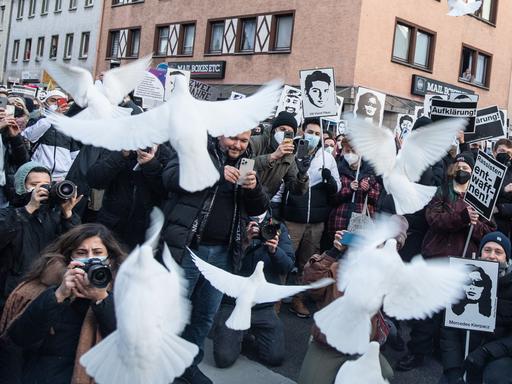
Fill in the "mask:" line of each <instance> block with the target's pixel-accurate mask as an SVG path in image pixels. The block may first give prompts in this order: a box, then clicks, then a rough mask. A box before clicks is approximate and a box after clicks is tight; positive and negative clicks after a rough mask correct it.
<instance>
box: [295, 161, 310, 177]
mask: <svg viewBox="0 0 512 384" xmlns="http://www.w3.org/2000/svg"><path fill="white" fill-rule="evenodd" d="M295 163H296V164H297V169H298V170H299V176H302V177H304V176H305V175H306V174H307V173H308V169H309V166H310V165H311V157H310V156H306V157H304V158H302V159H299V158H298V157H295Z"/></svg>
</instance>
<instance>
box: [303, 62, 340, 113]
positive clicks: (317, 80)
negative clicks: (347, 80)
mask: <svg viewBox="0 0 512 384" xmlns="http://www.w3.org/2000/svg"><path fill="white" fill-rule="evenodd" d="M299 76H300V89H301V91H302V112H303V117H304V118H308V117H315V118H316V117H327V116H329V117H333V116H338V113H339V112H338V106H337V99H336V81H335V78H334V69H333V68H321V69H303V70H301V71H300V74H299Z"/></svg>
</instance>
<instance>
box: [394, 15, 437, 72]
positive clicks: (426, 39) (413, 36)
mask: <svg viewBox="0 0 512 384" xmlns="http://www.w3.org/2000/svg"><path fill="white" fill-rule="evenodd" d="M434 44H435V34H434V33H432V32H430V31H426V30H423V29H421V28H420V27H417V26H414V25H410V24H407V23H405V22H402V21H397V23H396V25H395V38H394V42H393V57H392V59H391V60H392V61H394V62H396V63H400V64H407V65H411V66H413V67H416V68H420V69H426V70H432V67H433V65H432V64H433V61H434V60H433V59H434Z"/></svg>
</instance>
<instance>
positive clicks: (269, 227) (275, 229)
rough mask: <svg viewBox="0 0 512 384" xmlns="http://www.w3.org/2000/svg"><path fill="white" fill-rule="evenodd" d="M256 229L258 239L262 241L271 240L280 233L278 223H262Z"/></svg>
mask: <svg viewBox="0 0 512 384" xmlns="http://www.w3.org/2000/svg"><path fill="white" fill-rule="evenodd" d="M258 227H259V228H260V235H259V238H260V240H262V241H269V240H272V239H273V238H274V237H276V236H277V235H279V234H280V233H281V225H280V224H279V223H275V224H272V223H270V221H264V222H262V223H261V224H259V225H258Z"/></svg>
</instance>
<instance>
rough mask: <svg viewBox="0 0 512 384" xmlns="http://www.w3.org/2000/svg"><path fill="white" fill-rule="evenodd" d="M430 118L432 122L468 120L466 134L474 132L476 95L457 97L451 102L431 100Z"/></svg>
mask: <svg viewBox="0 0 512 384" xmlns="http://www.w3.org/2000/svg"><path fill="white" fill-rule="evenodd" d="M431 104H432V105H431V107H430V118H431V119H432V121H438V120H442V119H448V118H454V117H460V118H467V119H468V120H469V122H468V125H467V126H466V131H465V132H466V133H474V132H475V123H476V115H477V105H478V95H459V96H456V97H454V98H453V99H452V100H440V99H437V98H432V99H431Z"/></svg>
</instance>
